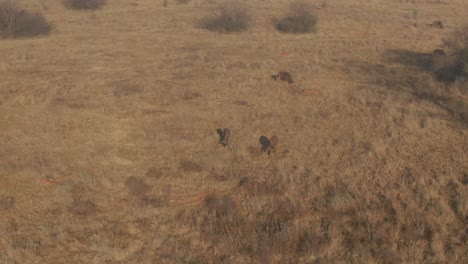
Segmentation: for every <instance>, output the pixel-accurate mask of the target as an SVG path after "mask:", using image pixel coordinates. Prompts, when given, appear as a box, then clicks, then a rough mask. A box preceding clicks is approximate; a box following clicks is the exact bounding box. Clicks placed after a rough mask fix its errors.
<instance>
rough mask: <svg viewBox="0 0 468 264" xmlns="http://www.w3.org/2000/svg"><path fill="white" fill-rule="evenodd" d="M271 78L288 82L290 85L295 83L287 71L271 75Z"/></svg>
mask: <svg viewBox="0 0 468 264" xmlns="http://www.w3.org/2000/svg"><path fill="white" fill-rule="evenodd" d="M271 78H272V79H273V80H275V81H286V82H288V83H294V81H293V79H292V76H291V74H290V73H289V72H285V71H280V72H278V73H277V74H275V75H271Z"/></svg>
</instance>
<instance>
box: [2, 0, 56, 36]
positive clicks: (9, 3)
mask: <svg viewBox="0 0 468 264" xmlns="http://www.w3.org/2000/svg"><path fill="white" fill-rule="evenodd" d="M50 29H51V26H50V25H49V23H48V22H47V20H46V19H45V18H44V17H43V16H42V15H41V14H39V13H31V12H29V11H26V10H21V9H20V8H19V7H18V5H17V4H16V2H14V1H13V0H0V36H1V37H34V36H37V35H43V34H47V33H49V31H50Z"/></svg>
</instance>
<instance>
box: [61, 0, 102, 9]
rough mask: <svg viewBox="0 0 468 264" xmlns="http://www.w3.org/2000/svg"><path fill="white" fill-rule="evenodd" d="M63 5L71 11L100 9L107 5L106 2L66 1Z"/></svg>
mask: <svg viewBox="0 0 468 264" xmlns="http://www.w3.org/2000/svg"><path fill="white" fill-rule="evenodd" d="M63 4H64V5H65V6H66V7H67V8H70V9H90V10H94V9H99V8H101V7H102V6H104V5H105V4H106V0H64V1H63Z"/></svg>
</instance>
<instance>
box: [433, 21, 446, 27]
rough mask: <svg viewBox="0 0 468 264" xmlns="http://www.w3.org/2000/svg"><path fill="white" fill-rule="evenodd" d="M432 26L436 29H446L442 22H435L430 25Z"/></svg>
mask: <svg viewBox="0 0 468 264" xmlns="http://www.w3.org/2000/svg"><path fill="white" fill-rule="evenodd" d="M430 26H431V27H435V28H444V24H443V23H442V21H434V22H433V23H432V24H430Z"/></svg>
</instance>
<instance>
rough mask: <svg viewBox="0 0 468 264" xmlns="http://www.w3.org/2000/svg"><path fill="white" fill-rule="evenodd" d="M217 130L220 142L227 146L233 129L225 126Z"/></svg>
mask: <svg viewBox="0 0 468 264" xmlns="http://www.w3.org/2000/svg"><path fill="white" fill-rule="evenodd" d="M216 132H217V133H218V135H219V144H221V145H223V146H224V147H226V146H227V145H228V144H229V137H231V130H229V128H225V129H221V128H218V129H216Z"/></svg>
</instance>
